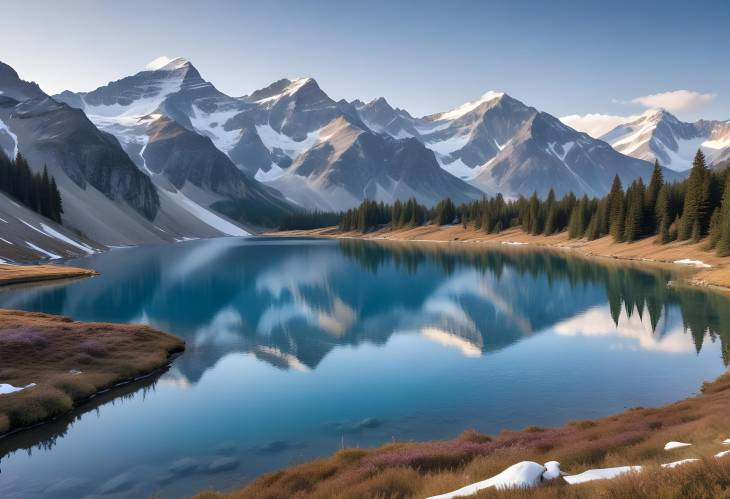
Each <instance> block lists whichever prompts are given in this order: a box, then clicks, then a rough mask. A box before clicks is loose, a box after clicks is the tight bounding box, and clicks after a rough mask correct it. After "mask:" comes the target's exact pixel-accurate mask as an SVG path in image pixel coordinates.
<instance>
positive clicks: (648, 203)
mask: <svg viewBox="0 0 730 499" xmlns="http://www.w3.org/2000/svg"><path fill="white" fill-rule="evenodd" d="M662 187H664V174H663V173H662V168H661V166H659V160H654V170H653V171H652V173H651V180H650V181H649V185H648V186H647V187H646V196H645V197H644V208H645V210H646V211H645V214H644V220H645V222H646V225H647V228H649V229H650V232H651V233H654V232H656V229H657V227H658V226H659V224H658V220H657V218H656V203H657V199H658V198H659V191H661V189H662Z"/></svg>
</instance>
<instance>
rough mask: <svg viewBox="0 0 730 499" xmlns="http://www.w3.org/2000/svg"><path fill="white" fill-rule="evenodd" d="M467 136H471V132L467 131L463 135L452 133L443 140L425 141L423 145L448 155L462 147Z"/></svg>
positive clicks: (466, 140)
mask: <svg viewBox="0 0 730 499" xmlns="http://www.w3.org/2000/svg"><path fill="white" fill-rule="evenodd" d="M469 137H471V134H469V133H466V134H464V135H454V136H452V137H449V138H448V139H445V140H437V141H434V142H426V144H425V146H426V147H428V148H429V149H431V150H432V151H433V152H435V153H437V154H440V155H442V156H448V155H449V154H451V153H453V152H456V151H458V150H460V149H461V148H463V147H464V146H465V145H466V144H467V142H469Z"/></svg>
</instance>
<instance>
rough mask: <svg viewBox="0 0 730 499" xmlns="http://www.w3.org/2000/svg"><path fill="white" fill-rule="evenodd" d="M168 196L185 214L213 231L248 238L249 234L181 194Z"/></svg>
mask: <svg viewBox="0 0 730 499" xmlns="http://www.w3.org/2000/svg"><path fill="white" fill-rule="evenodd" d="M170 196H171V197H172V198H173V199H174V200H175V201H177V203H178V204H179V205H180V206H181V207H182V208H183V209H185V210H186V211H187V212H189V213H191V214H192V215H194V216H195V217H196V218H198V219H199V220H201V221H202V222H204V223H206V224H208V225H210V226H211V227H213V228H214V229H216V230H218V231H220V232H222V233H223V234H226V235H229V236H249V235H250V234H249V233H248V232H246V231H245V230H243V229H242V228H240V227H239V226H238V225H235V224H233V223H231V222H229V221H228V220H226V219H224V218H222V217H221V216H220V215H216V214H215V213H213V212H212V211H210V210H208V209H207V208H204V207H202V206H200V205H199V204H198V203H196V202H195V201H193V200H192V199H190V198H189V197H187V196H186V195H185V194H183V193H182V192H179V191H178V192H175V193H170Z"/></svg>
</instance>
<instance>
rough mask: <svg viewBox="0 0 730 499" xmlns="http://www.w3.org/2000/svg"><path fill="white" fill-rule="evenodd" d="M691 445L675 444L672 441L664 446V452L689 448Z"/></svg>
mask: <svg viewBox="0 0 730 499" xmlns="http://www.w3.org/2000/svg"><path fill="white" fill-rule="evenodd" d="M690 445H692V444H688V443H685V442H676V441H674V440H672V441H671V442H667V444H666V445H665V446H664V450H672V449H681V448H682V447H689V446H690Z"/></svg>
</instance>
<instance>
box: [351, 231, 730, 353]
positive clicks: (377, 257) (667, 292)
mask: <svg viewBox="0 0 730 499" xmlns="http://www.w3.org/2000/svg"><path fill="white" fill-rule="evenodd" d="M340 248H341V249H342V252H343V253H344V254H345V255H347V256H348V257H350V258H351V259H353V260H354V261H357V262H358V263H359V264H360V265H361V266H362V268H364V269H366V270H368V271H370V272H377V271H378V270H379V269H381V268H383V267H385V266H386V265H389V264H393V265H394V266H395V267H397V268H401V269H405V270H406V271H407V272H409V273H411V274H412V273H415V272H416V270H417V269H418V267H419V266H421V265H424V264H426V263H431V264H435V265H438V266H439V267H440V268H441V269H443V270H444V272H446V273H447V274H450V273H452V272H454V270H455V269H457V268H459V267H461V266H464V267H476V268H478V269H480V270H482V271H484V272H487V271H488V272H491V273H492V274H493V275H494V276H495V277H496V278H497V279H498V280H499V279H501V277H502V275H503V274H504V272H505V271H506V270H507V269H509V270H510V272H512V273H516V274H518V275H521V276H525V275H527V276H531V277H533V278H538V277H539V276H541V275H544V276H545V277H546V278H547V280H548V282H549V283H550V284H551V286H552V285H553V284H556V283H568V284H569V285H570V287H571V288H575V287H576V286H577V285H579V284H580V285H585V284H594V285H600V286H603V287H604V288H605V290H606V294H607V297H608V303H609V307H610V310H611V316H612V317H613V320H614V322H615V323H616V325H618V321H619V317H620V315H621V310H622V309H623V310H625V312H626V314H627V316H628V317H631V316H632V314H634V313H637V314H639V316H640V317H641V319H642V320H643V318H644V317H643V316H644V314H647V315H648V318H649V321H650V322H651V327H652V331H654V332H655V334H656V333H657V326H658V324H659V322H660V319H661V317H662V315H663V314H665V313H666V309H667V307H670V306H677V307H679V309H680V311H681V313H682V317H683V322H684V328H685V331H686V332H688V333H689V334H691V335H692V339H693V341H694V344H695V348H696V349H697V352H699V351H700V350H701V348H702V343H703V341H704V340H705V337H706V336H709V337H710V339H711V340H712V341H716V340H717V339H719V340H720V341H721V344H722V352H723V361H724V363H725V365H726V366H727V365H729V364H730V300H728V299H727V298H726V297H725V296H723V295H721V294H718V293H712V292H707V291H705V290H700V289H689V288H677V287H673V286H669V285H667V283H668V282H669V280H670V279H671V276H672V274H671V273H670V272H669V271H665V270H662V269H637V268H636V267H634V266H627V265H621V264H598V263H597V262H594V261H589V260H587V259H583V258H567V257H565V256H562V255H558V254H556V253H551V252H549V251H531V250H523V249H510V250H503V249H501V248H490V249H489V250H484V249H483V248H482V249H481V250H476V249H469V248H459V249H457V248H453V247H448V248H447V247H438V248H435V247H430V246H424V245H421V246H418V245H400V244H388V245H383V244H378V243H363V242H360V241H341V242H340Z"/></svg>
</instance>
